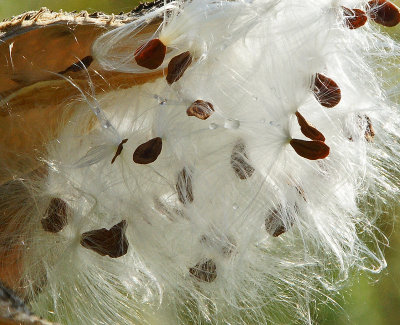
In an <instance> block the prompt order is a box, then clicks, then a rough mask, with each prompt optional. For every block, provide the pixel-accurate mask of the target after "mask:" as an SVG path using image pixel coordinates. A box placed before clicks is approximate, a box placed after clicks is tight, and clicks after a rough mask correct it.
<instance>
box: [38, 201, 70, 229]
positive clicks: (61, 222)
mask: <svg viewBox="0 0 400 325" xmlns="http://www.w3.org/2000/svg"><path fill="white" fill-rule="evenodd" d="M68 210H69V208H68V205H67V203H66V202H65V201H64V200H62V199H60V198H52V199H51V201H50V204H49V207H48V208H47V210H46V213H45V217H44V218H43V219H42V220H41V223H42V227H43V229H44V230H45V231H48V232H52V233H57V232H59V231H61V230H62V229H63V228H64V227H65V226H66V225H67V224H68Z"/></svg>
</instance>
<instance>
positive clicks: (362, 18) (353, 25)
mask: <svg viewBox="0 0 400 325" xmlns="http://www.w3.org/2000/svg"><path fill="white" fill-rule="evenodd" d="M342 9H343V16H344V23H345V25H346V27H347V28H349V29H357V28H360V27H361V26H364V25H365V23H366V22H367V20H368V18H367V14H366V13H365V12H364V11H362V10H360V9H349V8H346V7H342Z"/></svg>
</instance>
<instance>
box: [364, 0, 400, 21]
mask: <svg viewBox="0 0 400 325" xmlns="http://www.w3.org/2000/svg"><path fill="white" fill-rule="evenodd" d="M368 7H369V9H370V11H369V16H370V17H371V19H372V20H373V21H374V22H376V23H377V24H380V25H383V26H386V27H394V26H396V25H397V24H398V23H399V22H400V12H399V8H398V7H397V6H395V5H394V4H393V3H391V2H390V1H386V0H373V1H370V2H368Z"/></svg>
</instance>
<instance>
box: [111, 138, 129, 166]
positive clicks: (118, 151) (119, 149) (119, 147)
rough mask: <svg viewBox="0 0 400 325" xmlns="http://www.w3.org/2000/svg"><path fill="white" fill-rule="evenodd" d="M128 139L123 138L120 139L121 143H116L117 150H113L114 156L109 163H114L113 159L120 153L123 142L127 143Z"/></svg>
mask: <svg viewBox="0 0 400 325" xmlns="http://www.w3.org/2000/svg"><path fill="white" fill-rule="evenodd" d="M127 142H128V139H124V140H122V141H121V143H120V144H119V145H118V148H117V151H116V152H115V155H114V157H113V158H112V160H111V164H113V163H114V161H115V159H117V157H118V156H119V155H120V154H121V152H122V150H123V149H124V143H127Z"/></svg>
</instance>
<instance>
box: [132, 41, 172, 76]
mask: <svg viewBox="0 0 400 325" xmlns="http://www.w3.org/2000/svg"><path fill="white" fill-rule="evenodd" d="M166 52H167V47H166V46H165V45H164V43H163V42H161V41H160V40H159V39H158V38H155V39H152V40H150V41H148V42H147V43H146V44H143V45H142V46H140V47H139V48H138V49H137V50H136V51H135V61H136V63H137V64H138V65H140V66H141V67H144V68H147V69H150V70H154V69H157V68H158V67H159V66H160V65H161V64H162V63H163V61H164V58H165V53H166Z"/></svg>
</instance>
